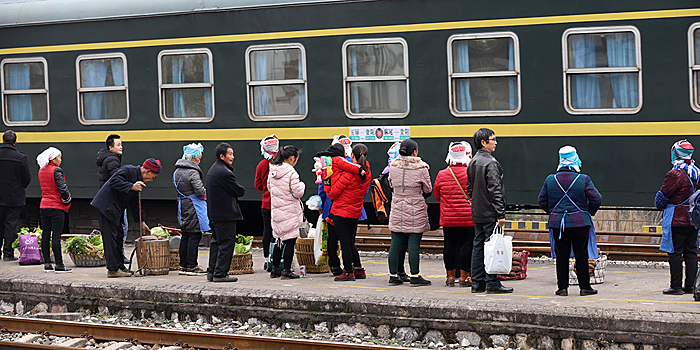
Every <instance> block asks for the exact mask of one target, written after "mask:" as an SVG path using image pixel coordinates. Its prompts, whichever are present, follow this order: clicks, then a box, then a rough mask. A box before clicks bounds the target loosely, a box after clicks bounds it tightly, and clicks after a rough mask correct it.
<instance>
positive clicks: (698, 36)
mask: <svg viewBox="0 0 700 350" xmlns="http://www.w3.org/2000/svg"><path fill="white" fill-rule="evenodd" d="M697 25H700V23H698V24H697ZM697 28H698V29H695V30H694V31H693V35H694V39H691V40H692V42H693V43H694V46H695V50H694V52H693V56H694V58H693V67H692V68H691V70H692V72H693V74H692V77H693V80H694V82H693V84H694V85H695V101H694V102H693V103H694V104H695V110H696V111H698V112H700V27H697Z"/></svg>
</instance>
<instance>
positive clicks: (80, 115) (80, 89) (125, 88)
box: [75, 52, 130, 125]
mask: <svg viewBox="0 0 700 350" xmlns="http://www.w3.org/2000/svg"><path fill="white" fill-rule="evenodd" d="M101 58H121V59H122V61H123V62H124V85H123V86H100V87H82V86H81V83H80V82H81V73H80V62H81V61H86V60H94V59H101ZM127 66H128V65H127V61H126V55H124V54H123V53H121V52H115V53H105V54H96V55H80V56H78V58H76V60H75V76H76V84H77V85H76V86H77V93H78V121H80V123H81V124H83V125H105V124H115V125H119V124H126V123H127V122H128V121H129V116H130V109H129V74H128V67H127ZM102 91H124V92H125V94H126V118H124V119H96V120H88V119H85V113H84V110H83V98H82V96H83V95H82V93H85V92H102Z"/></svg>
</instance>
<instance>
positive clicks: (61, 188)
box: [39, 164, 71, 212]
mask: <svg viewBox="0 0 700 350" xmlns="http://www.w3.org/2000/svg"><path fill="white" fill-rule="evenodd" d="M39 185H40V186H41V203H39V208H40V209H60V210H63V211H65V212H68V209H69V208H70V200H71V197H70V192H69V191H68V186H67V185H66V177H65V176H64V175H63V170H62V169H61V168H59V167H57V166H55V165H53V164H47V165H46V166H44V167H43V168H41V169H39ZM64 200H65V201H66V202H67V203H64Z"/></svg>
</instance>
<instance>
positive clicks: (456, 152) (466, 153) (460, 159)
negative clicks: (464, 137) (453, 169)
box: [445, 141, 472, 165]
mask: <svg viewBox="0 0 700 350" xmlns="http://www.w3.org/2000/svg"><path fill="white" fill-rule="evenodd" d="M471 160H472V146H471V145H469V142H467V141H458V142H452V143H450V147H448V148H447V158H445V162H446V163H447V164H449V165H455V164H465V165H468V164H469V162H470V161H471Z"/></svg>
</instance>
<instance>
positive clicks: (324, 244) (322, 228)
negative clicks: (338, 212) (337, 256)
mask: <svg viewBox="0 0 700 350" xmlns="http://www.w3.org/2000/svg"><path fill="white" fill-rule="evenodd" d="M314 259H315V260H316V265H325V264H326V263H327V262H328V223H327V222H326V220H324V219H323V218H322V217H321V216H320V215H319V217H318V222H317V223H316V236H314Z"/></svg>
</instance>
